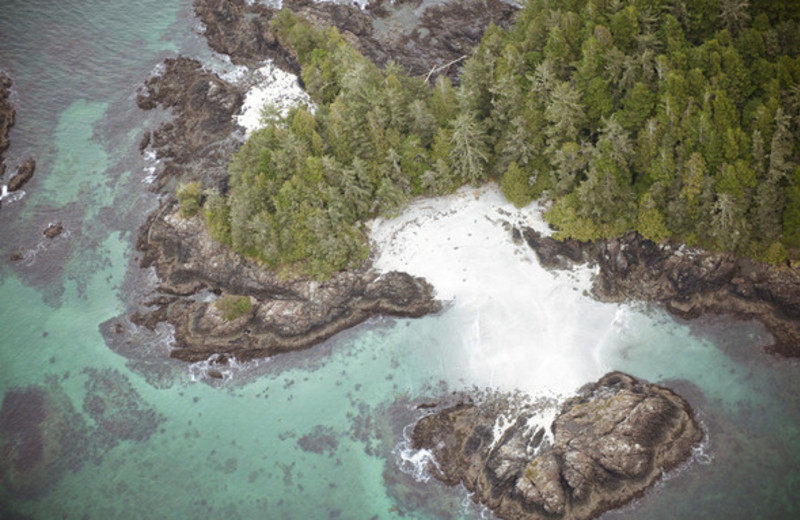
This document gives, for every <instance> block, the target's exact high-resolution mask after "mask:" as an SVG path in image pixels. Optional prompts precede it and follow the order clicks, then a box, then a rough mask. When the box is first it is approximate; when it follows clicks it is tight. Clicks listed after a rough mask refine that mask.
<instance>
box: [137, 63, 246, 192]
mask: <svg viewBox="0 0 800 520" xmlns="http://www.w3.org/2000/svg"><path fill="white" fill-rule="evenodd" d="M242 100H243V94H242V92H241V89H240V87H238V86H236V85H233V84H231V83H228V82H227V81H224V80H222V79H220V78H219V76H217V75H216V74H214V73H213V72H209V71H208V70H206V69H204V68H203V66H202V65H201V64H200V62H198V61H197V60H193V59H189V58H185V57H182V56H181V57H178V58H170V59H167V60H165V61H164V69H163V72H162V73H161V74H159V75H157V76H153V77H151V78H149V79H148V80H147V81H146V82H145V85H144V88H143V89H142V90H141V91H140V92H139V93H138V94H137V96H136V103H137V104H138V105H139V108H141V109H143V110H151V109H153V108H156V107H161V108H164V109H171V110H172V113H173V117H172V118H171V119H170V120H169V121H167V122H166V123H164V124H162V125H161V126H160V127H159V128H158V129H156V130H155V131H153V132H152V133H148V134H146V135H145V138H144V139H143V140H142V144H143V145H144V146H140V148H141V149H144V148H146V147H147V146H151V147H152V148H153V150H154V151H155V152H156V156H157V157H158V158H159V159H161V160H162V162H163V163H164V167H163V169H162V170H161V171H160V172H159V176H158V179H157V180H156V181H155V182H154V183H153V187H154V189H157V190H162V189H164V188H165V187H166V186H167V185H168V183H169V182H170V180H174V179H176V178H178V179H182V180H183V181H184V182H189V181H192V180H203V181H205V183H206V184H207V185H214V184H216V183H217V182H220V181H221V179H224V178H225V177H226V176H227V168H228V163H229V162H230V159H231V154H232V153H233V152H234V150H235V149H236V148H237V146H239V145H240V144H241V138H237V137H236V136H235V135H234V134H235V131H236V124H235V122H234V120H233V115H234V114H235V113H236V112H238V111H239V110H240V109H241V107H242Z"/></svg>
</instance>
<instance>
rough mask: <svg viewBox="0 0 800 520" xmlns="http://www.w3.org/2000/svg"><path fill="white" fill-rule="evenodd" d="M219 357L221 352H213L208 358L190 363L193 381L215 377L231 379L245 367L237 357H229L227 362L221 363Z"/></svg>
mask: <svg viewBox="0 0 800 520" xmlns="http://www.w3.org/2000/svg"><path fill="white" fill-rule="evenodd" d="M219 359H220V355H219V354H211V356H209V357H208V359H205V360H203V361H198V362H196V363H192V364H191V365H189V378H190V379H191V380H192V381H198V380H206V381H208V380H213V379H221V380H222V381H230V380H231V379H233V376H234V375H235V374H236V372H238V371H239V370H241V369H242V368H243V366H242V365H241V364H240V363H239V362H238V361H237V360H236V358H235V357H229V358H227V361H226V362H225V363H219ZM212 374H214V375H212ZM220 376H221V377H220Z"/></svg>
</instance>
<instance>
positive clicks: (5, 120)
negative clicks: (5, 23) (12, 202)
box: [0, 74, 36, 207]
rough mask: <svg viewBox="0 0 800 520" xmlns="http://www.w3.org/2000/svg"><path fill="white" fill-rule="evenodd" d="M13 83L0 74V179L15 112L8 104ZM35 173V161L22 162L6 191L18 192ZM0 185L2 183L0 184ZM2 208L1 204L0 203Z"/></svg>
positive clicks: (3, 171)
mask: <svg viewBox="0 0 800 520" xmlns="http://www.w3.org/2000/svg"><path fill="white" fill-rule="evenodd" d="M13 84H14V83H13V82H12V81H11V78H9V77H8V76H6V75H5V74H0V177H2V176H3V175H4V174H5V172H6V164H5V159H4V158H3V153H5V151H6V150H8V147H9V145H10V143H9V141H8V134H9V132H10V130H11V127H12V126H14V122H15V120H16V113H17V111H16V110H15V109H14V107H13V106H12V105H11V103H10V102H9V99H8V98H9V96H10V95H11V86H12V85H13ZM35 171H36V161H35V160H34V159H33V158H32V157H31V158H29V159H27V160H26V161H25V162H23V163H22V164H21V165H20V166H19V167H18V168H17V172H16V173H15V174H14V175H13V176H12V177H11V179H9V181H8V185H7V188H6V189H7V190H8V192H9V193H11V192H14V191H18V190H20V189H21V188H22V187H23V186H24V185H25V184H26V183H27V182H28V181H29V180H31V178H32V177H33V173H34V172H35ZM0 184H2V182H0ZM0 207H2V202H0Z"/></svg>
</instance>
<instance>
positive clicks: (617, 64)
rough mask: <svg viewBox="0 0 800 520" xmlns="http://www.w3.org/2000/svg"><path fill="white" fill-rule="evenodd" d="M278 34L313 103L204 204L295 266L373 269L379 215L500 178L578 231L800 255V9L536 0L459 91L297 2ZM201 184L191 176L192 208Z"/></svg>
mask: <svg viewBox="0 0 800 520" xmlns="http://www.w3.org/2000/svg"><path fill="white" fill-rule="evenodd" d="M273 32H274V33H275V35H276V36H277V37H278V38H279V40H280V41H281V43H282V44H283V45H285V46H287V47H289V48H291V49H292V50H293V51H294V52H295V53H296V55H297V60H298V62H299V63H300V65H301V67H302V81H303V83H304V85H305V88H306V90H307V91H308V93H309V95H310V97H311V99H312V100H313V102H314V105H313V106H296V107H294V108H292V109H291V110H290V111H289V112H288V114H285V115H281V114H280V113H278V111H277V110H274V109H270V108H266V109H265V110H264V114H263V122H264V123H265V127H264V128H263V129H261V130H258V131H256V132H254V133H253V134H252V135H251V137H250V138H249V139H248V141H247V142H246V143H245V144H244V145H243V146H242V147H241V149H240V150H239V151H238V152H237V153H236V155H235V157H234V159H233V161H232V163H231V165H230V180H229V187H228V190H227V192H226V193H218V192H216V191H212V190H209V191H206V193H205V195H204V198H205V203H204V206H203V208H202V211H203V213H204V215H205V218H206V222H207V225H208V228H209V230H210V232H211V234H212V236H213V237H214V238H215V239H217V240H219V241H221V242H223V243H225V244H227V245H229V246H230V247H232V248H233V249H234V250H235V251H238V252H240V253H242V254H244V255H246V256H248V257H251V258H254V259H257V260H258V261H260V262H263V263H264V264H266V265H268V266H270V267H272V268H275V269H278V270H280V271H281V272H283V273H294V274H303V275H308V276H317V277H326V276H329V275H330V274H332V273H333V272H335V271H337V270H340V269H343V268H346V267H348V266H352V265H356V264H358V263H360V262H362V261H363V260H364V259H365V258H366V257H367V255H368V252H369V245H368V243H367V241H366V236H365V233H364V223H365V222H366V221H367V220H369V219H371V218H374V217H376V216H380V215H391V214H393V213H394V212H397V211H399V210H401V209H402V208H403V207H404V205H405V204H406V203H407V202H408V201H409V200H410V199H412V198H413V197H416V196H419V195H426V196H433V195H442V194H447V193H450V192H453V191H454V190H456V189H457V188H458V187H460V186H462V185H465V184H470V185H480V184H482V183H485V182H488V181H496V182H498V183H499V184H500V186H501V188H502V191H503V193H504V194H505V196H506V197H507V199H508V200H509V201H511V202H513V203H514V204H515V205H517V206H524V205H526V204H528V203H529V202H531V201H532V200H534V199H537V198H541V199H542V200H543V204H545V206H546V207H547V208H548V210H547V212H546V218H547V219H548V221H549V222H550V223H551V225H552V226H553V227H554V228H555V229H556V230H557V235H556V236H557V237H561V238H577V239H581V240H592V239H597V238H605V237H614V236H619V235H621V234H623V233H625V232H627V231H637V232H639V233H640V234H641V235H643V236H644V237H646V238H648V239H651V240H653V241H657V242H664V241H676V242H681V243H686V244H688V245H690V246H702V247H705V248H708V249H712V250H718V251H729V252H733V253H735V254H738V255H745V256H749V257H752V258H755V259H757V260H761V261H769V262H773V263H776V264H781V263H786V262H789V261H791V259H798V258H800V156H799V155H798V153H799V152H800V149H798V139H797V136H798V135H800V133H799V132H798V131H799V130H800V2H784V1H772V0H751V1H747V0H691V1H684V0H529V1H528V2H527V3H526V4H525V5H524V7H523V8H522V9H521V10H520V11H519V12H518V13H517V16H516V19H515V22H514V24H513V25H512V26H511V27H510V28H509V29H508V30H504V29H501V28H499V27H497V26H494V25H492V26H490V27H488V28H487V29H486V31H485V33H484V36H483V39H482V42H481V43H480V45H479V46H478V47H477V48H476V49H475V50H474V52H473V54H472V56H471V57H470V58H469V59H468V60H466V61H465V62H464V65H463V68H462V71H461V75H460V78H459V82H458V85H453V84H452V83H451V81H450V80H448V78H447V77H445V76H438V77H436V78H421V77H411V76H409V75H408V74H406V73H405V71H404V70H403V69H402V67H400V66H399V65H396V64H392V63H390V64H388V65H387V66H385V67H383V68H379V67H378V66H376V65H374V64H373V63H371V62H370V61H369V60H367V59H366V58H364V57H363V56H361V55H360V54H359V53H358V52H357V51H356V50H355V49H354V48H353V47H352V46H351V45H350V44H348V43H347V42H346V41H345V39H344V38H343V37H342V36H341V35H340V34H339V32H338V31H337V30H336V29H335V28H318V27H315V26H312V25H311V24H309V23H308V22H306V21H305V20H303V19H300V18H298V17H297V16H295V15H293V14H292V13H290V12H288V11H285V10H284V11H282V12H281V13H279V15H278V16H277V17H276V18H275V19H274V21H273ZM432 65H436V64H432ZM199 194H200V190H199V188H198V187H197V186H182V187H181V188H179V198H181V202H182V205H185V206H186V208H184V209H185V211H184V213H185V214H190V213H192V212H194V211H198V208H197V199H198V197H199Z"/></svg>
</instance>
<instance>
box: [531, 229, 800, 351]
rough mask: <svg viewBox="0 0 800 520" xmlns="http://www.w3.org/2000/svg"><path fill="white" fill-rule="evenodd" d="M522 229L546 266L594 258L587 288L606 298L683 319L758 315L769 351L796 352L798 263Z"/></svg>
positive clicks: (799, 334) (632, 238)
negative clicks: (644, 304)
mask: <svg viewBox="0 0 800 520" xmlns="http://www.w3.org/2000/svg"><path fill="white" fill-rule="evenodd" d="M522 234H523V236H524V237H525V239H526V241H527V243H528V245H529V246H530V247H531V248H532V249H533V250H534V252H535V253H536V255H537V257H538V258H539V261H540V263H541V264H542V265H543V266H544V267H546V268H555V269H565V268H569V267H570V266H572V265H575V264H578V263H589V264H594V265H597V266H599V268H600V269H599V272H598V275H597V277H596V278H595V281H594V285H593V288H592V292H593V293H594V295H595V296H596V297H597V298H599V299H600V300H603V301H609V302H622V301H626V300H640V301H641V300H643V301H648V302H656V303H661V304H663V305H664V306H665V307H666V308H667V310H669V311H670V312H671V313H673V314H675V315H677V316H679V317H681V318H685V319H692V318H696V317H698V316H700V315H702V314H704V313H715V314H732V315H734V316H736V317H739V318H742V319H757V320H759V321H761V322H762V323H764V325H765V326H766V327H767V329H768V330H769V331H770V333H771V334H772V336H773V337H774V340H775V341H774V343H773V344H772V345H765V347H766V348H767V350H768V351H770V352H773V353H776V354H780V355H784V356H789V357H798V356H800V269H798V266H773V265H769V264H761V263H756V262H753V261H752V260H749V259H747V258H736V257H735V256H733V255H730V254H721V253H712V252H708V251H703V250H699V249H686V248H683V247H680V248H676V247H673V246H670V245H659V244H656V243H654V242H651V241H650V240H647V239H644V238H642V237H641V236H640V235H638V234H637V233H628V234H626V235H625V236H623V237H620V238H614V239H608V240H602V241H596V242H591V243H585V242H579V241H577V240H568V241H565V242H560V241H557V240H554V239H552V238H550V237H542V236H540V235H539V234H538V233H536V232H535V231H533V230H531V229H523V230H522Z"/></svg>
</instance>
